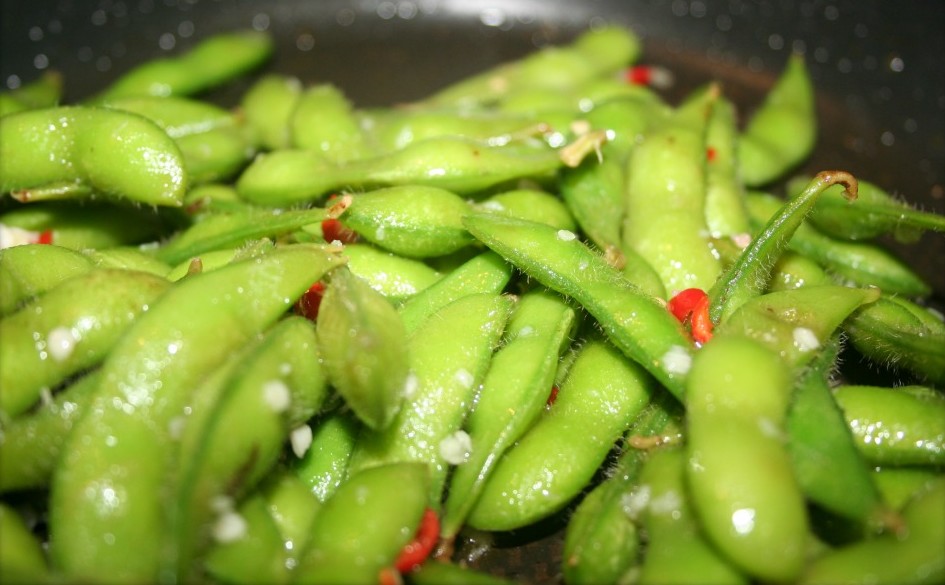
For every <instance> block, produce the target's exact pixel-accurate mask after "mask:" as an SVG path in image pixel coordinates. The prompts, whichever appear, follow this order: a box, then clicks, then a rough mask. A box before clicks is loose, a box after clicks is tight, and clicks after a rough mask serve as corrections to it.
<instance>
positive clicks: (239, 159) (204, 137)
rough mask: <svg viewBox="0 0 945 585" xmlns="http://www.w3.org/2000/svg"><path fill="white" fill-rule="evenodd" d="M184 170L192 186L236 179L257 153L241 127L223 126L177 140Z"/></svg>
mask: <svg viewBox="0 0 945 585" xmlns="http://www.w3.org/2000/svg"><path fill="white" fill-rule="evenodd" d="M177 147H178V148H179V149H180V153H181V156H182V157H183V158H184V169H185V170H186V171H187V176H188V177H189V178H190V182H191V183H192V184H194V185H199V184H202V183H212V182H215V181H226V180H229V179H232V178H233V177H235V176H236V175H237V174H238V173H239V171H240V170H242V169H243V167H245V166H246V165H247V164H248V163H249V161H250V160H252V158H253V155H254V154H255V153H256V151H255V149H254V148H253V146H252V145H251V144H250V143H249V141H248V140H247V138H246V136H245V132H244V130H243V129H242V128H240V127H237V126H224V127H221V128H212V129H210V130H207V131H206V132H201V133H199V134H190V135H187V136H181V137H180V138H177Z"/></svg>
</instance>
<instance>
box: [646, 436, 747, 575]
mask: <svg viewBox="0 0 945 585" xmlns="http://www.w3.org/2000/svg"><path fill="white" fill-rule="evenodd" d="M633 496H634V499H633V501H634V503H635V504H636V505H639V506H640V508H641V510H640V511H639V516H640V523H641V530H642V532H643V534H645V535H646V545H645V549H644V553H643V560H642V562H641V564H640V576H639V583H641V585H650V584H660V585H672V584H676V585H688V584H691V583H717V584H720V585H721V584H722V583H731V584H734V585H737V584H747V583H748V582H749V578H748V576H747V575H745V574H744V573H743V572H742V571H740V570H739V569H737V568H736V567H735V566H733V564H732V563H731V562H730V561H729V560H728V559H727V558H725V557H724V556H723V555H721V554H720V553H719V551H718V550H717V549H716V548H715V547H714V546H712V545H711V544H710V543H709V541H708V540H707V539H706V536H705V534H704V533H703V531H702V528H701V526H700V525H699V523H698V521H697V520H696V518H695V515H694V513H693V510H692V506H691V503H690V501H689V491H688V488H687V487H686V450H685V447H683V446H681V445H667V446H665V447H658V448H656V449H653V450H652V452H650V453H649V455H648V456H647V458H646V461H645V462H644V463H643V469H642V470H641V471H640V477H639V484H638V487H637V488H636V490H635V492H633Z"/></svg>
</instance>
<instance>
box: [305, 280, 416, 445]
mask: <svg viewBox="0 0 945 585" xmlns="http://www.w3.org/2000/svg"><path fill="white" fill-rule="evenodd" d="M316 331H317V339H318V355H319V356H320V359H321V362H322V364H323V365H324V367H325V374H326V376H327V378H328V381H329V383H330V384H331V385H332V386H333V387H334V389H335V391H336V392H338V394H339V395H340V396H341V397H342V398H343V399H344V401H345V404H347V405H348V407H349V408H351V410H352V411H354V414H355V415H356V416H357V417H358V419H359V420H360V421H361V422H362V423H364V424H365V425H366V426H367V427H368V428H371V429H375V430H381V429H384V428H385V427H387V426H388V425H389V424H391V422H392V421H393V420H394V417H395V416H396V415H397V413H398V412H399V411H400V408H401V405H402V404H403V400H404V395H405V393H406V384H407V376H408V366H407V360H408V354H407V330H406V328H405V327H404V323H403V321H402V320H401V319H400V316H399V315H398V314H397V310H396V309H395V308H394V306H393V305H392V304H391V303H390V302H389V301H388V300H387V299H385V298H384V297H383V295H381V294H380V293H379V292H377V291H376V290H374V289H373V288H371V286H370V285H369V284H368V283H367V282H366V281H364V280H362V279H361V278H360V277H359V276H356V275H354V274H352V273H351V272H350V271H349V270H347V269H345V268H339V269H337V270H334V271H332V273H331V274H330V275H329V281H328V286H327V287H326V289H325V293H324V296H323V297H322V301H321V304H320V306H319V309H318V320H317V326H316Z"/></svg>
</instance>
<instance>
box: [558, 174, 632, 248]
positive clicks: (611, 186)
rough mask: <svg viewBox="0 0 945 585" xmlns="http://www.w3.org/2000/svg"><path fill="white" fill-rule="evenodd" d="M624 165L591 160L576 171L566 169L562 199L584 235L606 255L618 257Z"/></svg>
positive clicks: (562, 182) (624, 180)
mask: <svg viewBox="0 0 945 585" xmlns="http://www.w3.org/2000/svg"><path fill="white" fill-rule="evenodd" d="M624 166H625V165H624V163H623V161H622V160H621V159H620V158H618V157H605V158H604V159H603V160H600V161H599V160H597V159H596V158H594V157H588V158H587V159H585V160H584V161H583V162H582V163H581V164H580V165H579V166H577V167H575V168H568V169H563V170H562V172H561V184H560V187H559V190H560V192H561V199H562V200H563V201H564V203H565V205H566V206H567V207H568V209H569V210H570V212H571V214H572V215H573V216H574V219H575V221H576V222H577V224H578V225H579V226H581V231H582V232H584V233H585V234H586V235H587V237H588V238H589V239H590V240H591V241H592V242H594V245H595V246H597V247H598V248H600V249H601V250H603V251H604V252H605V253H609V254H611V255H617V254H618V253H619V252H620V250H621V248H622V246H623V243H622V240H621V236H620V231H621V226H622V224H623V217H624V213H625V211H626V205H625V203H624V184H625V183H626V176H625V174H624Z"/></svg>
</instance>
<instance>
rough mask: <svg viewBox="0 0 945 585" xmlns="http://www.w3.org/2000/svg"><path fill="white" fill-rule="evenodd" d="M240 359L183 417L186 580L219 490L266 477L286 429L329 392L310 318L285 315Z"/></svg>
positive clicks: (182, 559) (181, 530) (180, 522)
mask: <svg viewBox="0 0 945 585" xmlns="http://www.w3.org/2000/svg"><path fill="white" fill-rule="evenodd" d="M235 359H236V360H237V362H238V363H236V364H235V365H233V366H230V367H224V368H223V370H224V372H225V375H224V376H223V378H222V384H221V386H220V387H218V388H216V389H214V388H212V389H210V394H211V396H208V397H207V398H206V399H205V400H201V399H200V398H198V397H195V398H194V400H193V403H192V406H191V412H190V414H189V415H188V416H187V417H186V419H185V421H184V422H183V431H182V432H181V437H180V447H179V449H180V454H179V457H180V464H179V466H180V472H179V473H180V487H179V489H178V491H177V493H176V494H175V498H174V501H175V504H174V505H175V506H176V507H177V508H176V516H175V517H174V521H175V522H176V523H177V524H176V530H177V531H178V534H177V542H178V547H179V551H180V554H179V557H178V559H177V565H178V572H179V574H180V575H181V578H182V579H185V580H186V579H187V578H189V571H190V570H191V563H193V562H194V559H195V558H196V557H197V556H199V552H200V551H201V550H203V549H205V547H206V540H205V539H206V537H207V534H206V529H205V527H206V526H207V524H208V523H209V522H208V520H209V518H210V517H211V512H212V504H213V502H214V500H215V498H218V497H221V496H241V495H243V494H245V493H247V492H248V491H249V490H251V489H252V488H253V487H254V486H256V485H257V484H258V483H259V482H260V481H261V480H262V479H263V478H264V477H266V475H267V474H268V473H270V471H271V470H272V469H273V467H274V466H275V464H276V462H277V461H278V459H279V457H280V456H281V455H282V451H283V445H284V443H285V440H286V437H290V436H291V433H293V432H294V431H295V429H297V428H298V427H299V426H301V425H303V424H304V423H305V421H307V420H308V419H309V418H311V417H312V416H313V415H314V414H315V413H316V412H317V411H318V410H319V409H320V408H321V406H322V403H323V401H324V399H325V397H326V395H327V384H326V377H325V375H324V373H323V372H322V365H321V363H320V362H319V360H318V353H317V341H316V333H315V325H314V324H313V323H312V322H311V321H309V320H307V319H305V318H302V317H296V316H289V317H286V318H284V319H282V320H281V321H280V322H279V323H277V324H276V325H274V326H273V327H271V328H270V329H269V330H267V331H266V333H265V334H264V336H263V337H262V339H261V340H260V341H259V342H258V343H256V344H253V345H252V346H251V348H250V349H249V351H244V352H240V354H239V355H238V356H236V358H235ZM198 392H199V391H198ZM201 410H203V412H201Z"/></svg>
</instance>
